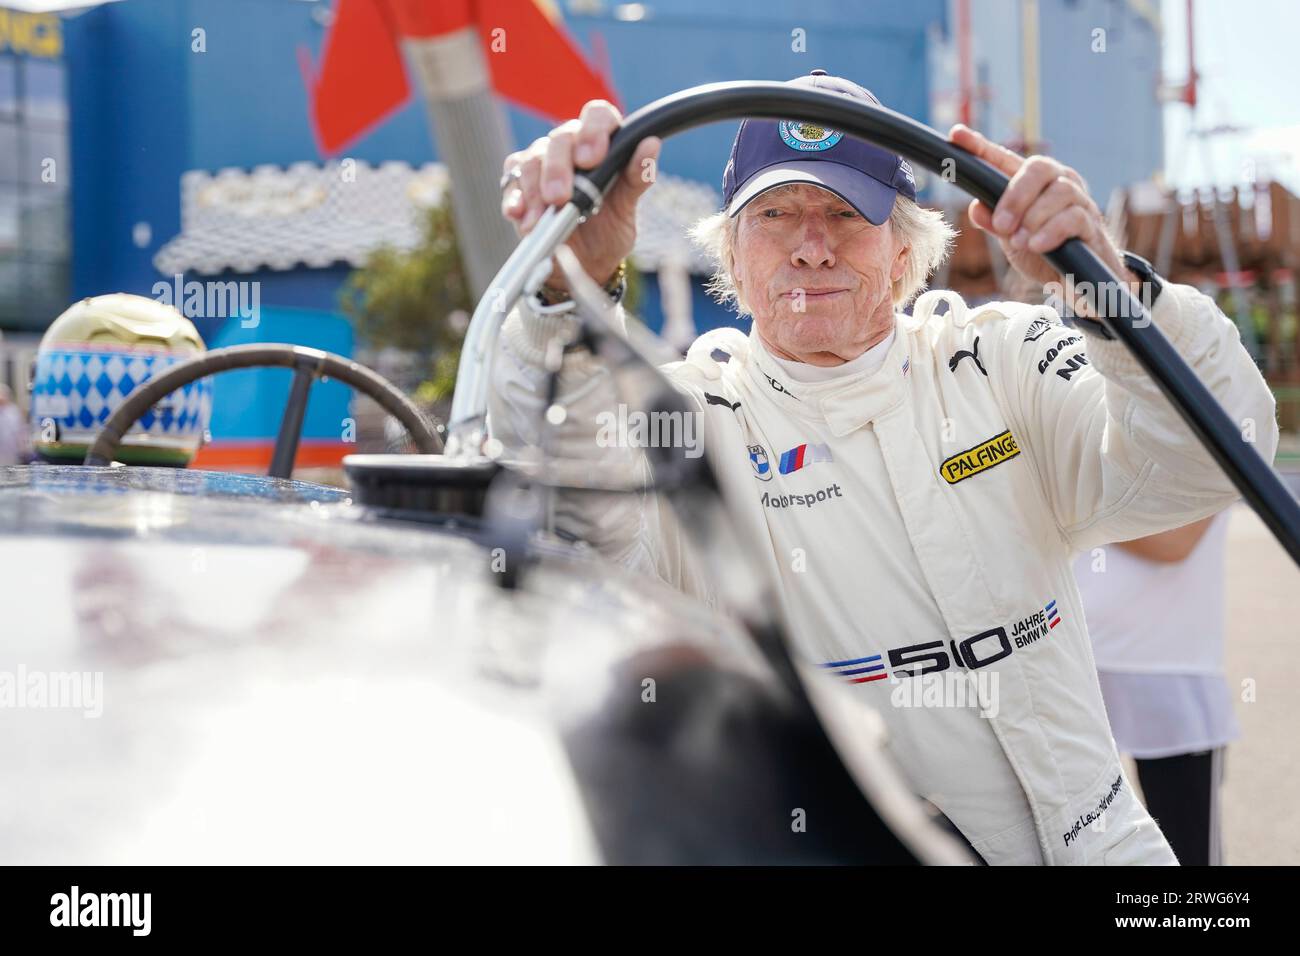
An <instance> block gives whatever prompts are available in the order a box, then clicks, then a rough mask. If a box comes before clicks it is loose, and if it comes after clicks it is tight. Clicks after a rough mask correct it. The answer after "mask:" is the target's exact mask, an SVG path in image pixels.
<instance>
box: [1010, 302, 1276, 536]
mask: <svg viewBox="0 0 1300 956" xmlns="http://www.w3.org/2000/svg"><path fill="white" fill-rule="evenodd" d="M1044 311H1045V312H1046V313H1048V314H1049V315H1050V317H1051V318H1052V319H1054V320H1056V321H1058V322H1059V319H1058V318H1057V317H1056V315H1055V313H1054V312H1051V310H1050V309H1036V310H1033V311H1032V313H1031V314H1029V315H1026V316H1024V317H1022V318H1021V319H1019V320H1018V321H1012V322H1004V323H1001V327H1000V329H999V331H998V333H997V338H998V343H997V344H998V356H997V359H996V362H997V365H998V366H999V369H1000V375H999V376H998V382H999V385H998V386H995V387H999V388H1000V389H1001V391H1002V393H1003V394H1002V396H1001V399H1002V402H1003V404H1004V407H1005V409H1006V411H1007V414H1008V417H1009V419H1010V422H1009V423H1010V424H1011V426H1012V430H1013V433H1014V434H1015V436H1016V438H1017V441H1018V442H1020V444H1021V445H1022V446H1023V447H1024V450H1025V451H1026V452H1027V454H1028V455H1029V457H1030V459H1031V461H1032V462H1033V464H1034V467H1035V468H1036V469H1037V472H1038V476H1039V480H1040V481H1041V483H1042V486H1043V490H1044V493H1045V495H1046V497H1047V500H1048V503H1049V505H1050V507H1051V509H1052V511H1053V513H1054V515H1055V517H1056V521H1057V523H1058V525H1059V527H1060V529H1061V532H1062V534H1063V535H1064V536H1065V538H1066V540H1067V541H1068V542H1069V543H1070V544H1071V545H1072V546H1073V547H1074V548H1075V549H1077V550H1084V549H1088V548H1092V547H1095V546H1097V545H1102V544H1107V543H1109V542H1112V541H1127V540H1131V539H1133V538H1138V537H1142V536H1145V535H1148V534H1154V533H1156V532H1159V531H1164V530H1167V529H1170V528H1175V527H1180V526H1182V525H1185V524H1189V523H1190V522H1192V521H1195V520H1197V519H1199V518H1203V517H1205V516H1207V515H1211V514H1214V513H1215V512H1217V511H1220V510H1222V509H1223V508H1225V507H1226V506H1227V505H1229V504H1231V503H1232V502H1233V501H1235V500H1236V499H1237V498H1238V493H1237V491H1236V489H1235V488H1234V487H1233V485H1232V483H1231V482H1230V481H1229V480H1228V477H1227V476H1226V475H1225V474H1224V473H1223V471H1222V469H1220V468H1219V466H1218V464H1217V463H1216V462H1215V461H1214V460H1213V458H1211V457H1210V454H1209V452H1207V451H1206V450H1205V448H1204V446H1202V444H1201V443H1200V441H1199V440H1198V439H1197V438H1196V436H1195V435H1194V434H1193V433H1192V431H1191V429H1190V428H1189V427H1188V426H1187V425H1186V423H1184V422H1183V420H1182V418H1181V416H1180V415H1179V414H1178V412H1177V411H1176V410H1175V409H1174V407H1173V405H1172V404H1171V403H1170V402H1169V401H1168V399H1166V398H1165V396H1164V394H1163V393H1162V392H1161V391H1160V389H1159V388H1158V387H1157V386H1156V384H1155V382H1154V381H1153V380H1152V379H1151V378H1150V376H1148V375H1147V373H1146V372H1145V371H1144V370H1143V369H1142V367H1141V366H1140V365H1138V363H1137V361H1136V359H1134V358H1133V356H1132V355H1131V354H1130V353H1129V351H1128V350H1127V349H1126V348H1125V346H1124V345H1123V344H1122V343H1120V342H1119V341H1114V340H1103V339H1101V338H1100V337H1097V336H1087V337H1085V335H1084V334H1083V333H1080V332H1079V331H1077V330H1075V329H1070V328H1067V327H1065V326H1061V325H1056V326H1054V327H1049V328H1047V329H1046V330H1044V326H1043V323H1042V318H1043V312H1044ZM1035 316H1037V319H1035ZM1152 320H1153V322H1154V323H1155V325H1156V327H1157V328H1159V329H1160V331H1161V332H1163V333H1164V335H1165V336H1166V338H1168V339H1169V342H1170V344H1171V345H1172V346H1173V347H1174V349H1175V350H1176V351H1177V352H1178V353H1179V354H1180V355H1181V356H1182V357H1183V359H1184V360H1185V361H1186V362H1187V363H1188V364H1189V365H1190V366H1191V367H1192V369H1193V370H1194V371H1195V373H1196V375H1197V377H1198V378H1199V379H1200V380H1201V381H1202V382H1203V383H1204V384H1205V386H1206V387H1207V388H1208V389H1209V390H1210V392H1211V394H1213V395H1214V397H1215V398H1216V399H1217V400H1218V402H1219V404H1220V405H1222V406H1223V408H1224V409H1225V410H1226V411H1227V413H1228V416H1229V418H1231V419H1232V421H1233V422H1234V423H1236V424H1237V426H1238V428H1239V429H1240V430H1241V432H1242V434H1243V435H1244V436H1246V437H1247V439H1248V440H1250V441H1251V442H1252V443H1253V446H1254V448H1255V450H1256V451H1257V452H1258V453H1259V454H1260V456H1261V457H1262V458H1263V459H1264V460H1265V461H1266V462H1269V463H1270V464H1271V463H1272V461H1273V455H1274V453H1275V452H1276V450H1277V441H1278V427H1277V420H1276V417H1275V407H1276V403H1275V401H1274V398H1273V394H1272V392H1271V390H1270V389H1269V387H1268V384H1267V383H1266V382H1265V381H1264V378H1263V376H1262V375H1261V374H1260V372H1259V370H1258V369H1257V368H1256V367H1255V363H1254V361H1253V360H1252V359H1251V357H1250V355H1249V353H1248V352H1247V351H1246V349H1245V348H1244V347H1243V346H1242V344H1241V341H1240V338H1239V336H1238V333H1237V328H1236V326H1235V325H1234V324H1233V323H1232V321H1231V320H1229V319H1228V318H1227V317H1226V316H1225V315H1224V314H1223V313H1222V312H1221V311H1220V310H1219V308H1218V307H1217V306H1216V305H1215V304H1214V301H1213V300H1212V299H1210V298H1209V297H1208V296H1205V295H1203V294H1201V293H1200V292H1198V291H1197V290H1196V289H1194V288H1192V287H1191V286H1185V285H1173V284H1166V285H1165V287H1164V291H1163V292H1162V293H1161V295H1160V298H1159V299H1158V300H1157V301H1156V304H1155V306H1154V307H1153V309H1152ZM1085 339H1086V340H1085ZM1085 345H1086V351H1085Z"/></svg>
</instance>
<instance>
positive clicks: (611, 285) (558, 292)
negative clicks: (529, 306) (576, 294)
mask: <svg viewBox="0 0 1300 956" xmlns="http://www.w3.org/2000/svg"><path fill="white" fill-rule="evenodd" d="M601 288H602V289H603V290H604V291H605V294H606V295H607V296H609V297H610V299H611V300H613V302H614V303H615V304H616V305H617V304H618V303H619V302H622V301H623V296H624V295H626V294H627V260H626V259H625V260H624V261H622V262H620V263H619V264H618V268H617V269H615V270H614V275H613V276H612V277H610V279H609V281H608V282H606V283H605V284H604V285H603V286H601ZM537 298H538V301H540V302H541V303H542V305H544V306H552V305H560V304H561V303H563V302H568V301H570V300H571V299H572V296H570V295H569V292H568V290H567V289H556V288H553V287H552V286H549V285H544V286H542V287H541V288H540V289H538V290H537Z"/></svg>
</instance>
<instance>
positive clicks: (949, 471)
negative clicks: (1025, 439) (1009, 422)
mask: <svg viewBox="0 0 1300 956" xmlns="http://www.w3.org/2000/svg"><path fill="white" fill-rule="evenodd" d="M1019 454H1020V446H1019V445H1017V444H1016V439H1015V436H1014V435H1012V434H1011V431H1010V429H1008V430H1007V431H1004V432H1003V433H1002V434H1001V435H994V436H993V437H992V438H990V439H988V441H982V442H980V443H979V444H978V445H976V446H975V447H974V448H970V449H967V450H966V451H963V452H958V453H957V454H955V455H953V456H952V457H951V458H949V459H948V460H947V461H945V462H944V463H943V464H942V465H940V466H939V474H941V475H943V480H944V481H946V482H948V484H950V485H955V484H957V482H959V481H965V480H966V479H967V478H969V477H971V476H972V475H978V474H979V473H980V472H981V471H988V469H990V468H992V467H993V466H994V465H1000V464H1002V463H1003V462H1004V461H1007V460H1009V459H1011V458H1015V457H1016V455H1019Z"/></svg>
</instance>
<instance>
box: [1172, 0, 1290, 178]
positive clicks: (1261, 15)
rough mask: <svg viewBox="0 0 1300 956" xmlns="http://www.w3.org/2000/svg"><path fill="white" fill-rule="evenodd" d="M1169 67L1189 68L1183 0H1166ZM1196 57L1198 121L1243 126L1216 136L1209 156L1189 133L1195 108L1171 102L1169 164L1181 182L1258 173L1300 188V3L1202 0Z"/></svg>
mask: <svg viewBox="0 0 1300 956" xmlns="http://www.w3.org/2000/svg"><path fill="white" fill-rule="evenodd" d="M1161 16H1162V19H1163V20H1164V43H1165V49H1164V63H1165V75H1166V77H1167V78H1168V79H1169V80H1175V81H1178V82H1182V81H1183V80H1184V79H1185V78H1186V76H1187V32H1186V22H1187V18H1186V9H1185V3H1184V0H1164V2H1163V3H1162V6H1161ZM1195 19H1196V60H1197V64H1196V66H1197V72H1199V73H1200V74H1201V83H1200V89H1199V101H1200V102H1199V104H1198V106H1197V110H1196V125H1197V126H1198V127H1200V128H1208V127H1213V126H1218V125H1231V126H1239V127H1244V128H1246V130H1245V131H1244V132H1241V133H1234V134H1229V135H1223V136H1216V137H1213V138H1211V148H1210V153H1209V159H1208V161H1207V160H1206V159H1205V158H1204V156H1203V155H1202V147H1201V146H1200V144H1199V143H1196V142H1192V141H1189V140H1188V137H1187V130H1188V125H1189V122H1188V121H1189V110H1188V108H1187V107H1186V106H1184V105H1182V104H1169V105H1168V106H1166V107H1165V166H1166V172H1167V175H1168V177H1169V179H1170V181H1171V182H1173V183H1176V184H1178V185H1183V186H1191V185H1202V184H1207V183H1209V182H1211V181H1213V182H1216V183H1218V184H1220V185H1227V184H1239V183H1241V182H1243V181H1245V180H1246V179H1247V177H1248V176H1249V175H1250V172H1251V169H1250V167H1251V165H1252V164H1253V165H1254V167H1255V170H1256V175H1257V176H1258V178H1261V179H1264V178H1274V179H1278V180H1280V181H1281V182H1284V183H1286V184H1287V185H1288V186H1289V187H1290V188H1291V189H1292V190H1295V191H1300V48H1297V41H1298V40H1300V3H1297V2H1296V0H1196V4H1195Z"/></svg>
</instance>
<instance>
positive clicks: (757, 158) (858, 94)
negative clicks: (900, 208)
mask: <svg viewBox="0 0 1300 956" xmlns="http://www.w3.org/2000/svg"><path fill="white" fill-rule="evenodd" d="M788 82H789V84H790V85H791V86H807V87H812V88H814V89H819V90H829V91H830V92H833V93H839V94H841V95H843V96H851V97H853V98H854V99H859V100H865V101H866V102H868V103H873V104H874V105H876V106H881V105H883V104H882V103H881V102H880V100H878V99H876V97H875V96H874V95H873V94H872V93H871V91H870V90H867V89H864V88H863V87H861V86H858V84H856V83H853V82H851V81H849V80H845V79H841V78H840V77H837V76H828V75H827V74H826V71H825V70H813V71H812V72H811V73H810V74H809V75H808V76H800V77H796V78H795V79H793V80H790V81H788ZM789 183H807V184H809V185H811V186H820V187H821V188H823V189H829V190H830V191H831V192H833V193H835V195H837V196H839V197H840V198H841V199H843V200H844V201H845V202H847V203H848V204H849V205H850V206H852V207H853V208H854V209H856V210H857V211H858V212H860V213H861V214H862V215H863V216H865V217H866V219H867V221H868V222H870V223H872V224H873V225H876V226H880V225H883V224H884V222H885V220H887V219H888V218H889V214H890V213H891V212H892V211H893V209H894V197H895V196H906V197H907V198H908V199H916V179H915V177H914V176H913V175H912V167H911V166H910V165H909V164H908V162H907V160H905V159H903V158H902V157H901V156H897V155H895V154H894V153H891V152H888V151H887V150H883V149H881V148H880V147H879V146H873V145H871V144H870V143H864V142H863V141H862V140H860V139H855V138H854V137H852V136H845V135H844V134H843V133H841V132H840V131H839V130H833V129H827V128H826V127H824V126H819V125H817V124H816V123H805V122H803V121H801V120H779V121H778V120H752V119H747V120H745V121H744V122H742V123H741V124H740V129H739V130H738V131H737V133H736V140H735V142H734V143H732V144H731V158H730V159H729V160H727V168H726V170H725V171H724V172H723V174H722V205H723V208H724V209H726V211H727V215H729V216H734V215H736V214H737V213H738V212H740V210H741V209H743V208H744V207H745V204H746V203H748V202H749V201H750V200H752V199H753V198H754V197H756V196H758V195H759V194H760V193H764V192H766V191H767V190H769V189H773V188H775V187H777V186H784V185H787V184H789Z"/></svg>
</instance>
